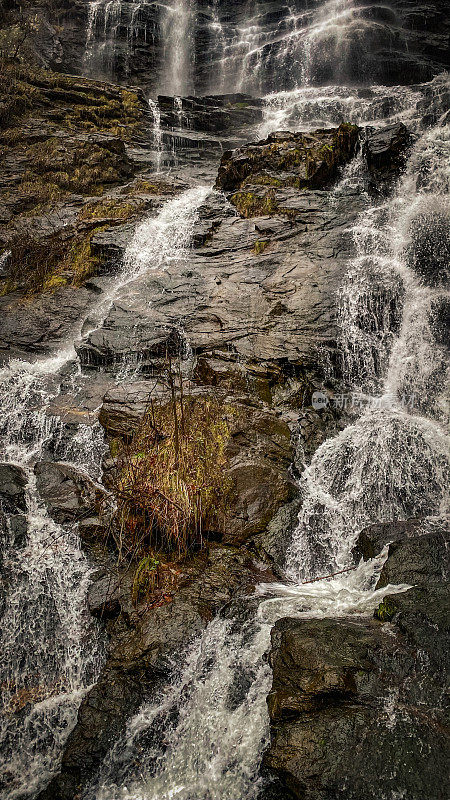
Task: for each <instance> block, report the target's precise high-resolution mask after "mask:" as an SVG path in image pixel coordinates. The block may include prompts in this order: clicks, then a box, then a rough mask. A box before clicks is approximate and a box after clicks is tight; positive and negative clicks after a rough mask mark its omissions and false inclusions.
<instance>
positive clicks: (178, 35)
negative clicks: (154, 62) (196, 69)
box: [161, 0, 195, 96]
mask: <svg viewBox="0 0 450 800" xmlns="http://www.w3.org/2000/svg"><path fill="white" fill-rule="evenodd" d="M194 21H195V3H194V0H172V3H171V5H168V6H167V7H166V10H165V16H164V18H163V20H162V23H161V29H162V34H163V37H162V38H163V42H164V74H163V77H162V89H161V93H163V94H168V95H171V96H174V95H183V96H186V95H188V94H192V93H193V91H194V76H193V71H192V68H193V62H194V51H193V44H194V42H193V27H194Z"/></svg>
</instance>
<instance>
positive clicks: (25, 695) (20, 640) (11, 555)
mask: <svg viewBox="0 0 450 800" xmlns="http://www.w3.org/2000/svg"><path fill="white" fill-rule="evenodd" d="M207 192H208V189H205V188H203V187H200V188H195V189H192V190H189V191H187V192H184V193H183V194H181V195H180V196H179V197H176V198H175V199H173V200H170V201H168V202H167V204H166V205H165V206H163V208H162V210H161V212H160V214H159V215H158V216H156V217H150V218H149V219H148V220H145V222H143V223H142V224H141V225H140V226H138V227H137V229H136V232H135V235H134V237H133V238H132V240H131V242H130V245H129V247H128V248H127V251H126V254H125V258H124V265H123V271H122V273H121V274H120V275H119V276H118V277H117V278H116V279H115V280H112V281H111V284H110V286H109V289H108V291H107V293H106V297H104V298H102V299H101V300H100V302H99V304H98V307H97V308H96V309H93V310H92V309H91V311H90V314H89V320H90V321H92V320H95V324H97V325H99V324H101V322H102V320H103V319H104V318H105V316H106V314H107V312H108V310H109V309H110V307H111V304H112V303H113V302H114V299H115V298H116V297H117V296H118V294H119V293H120V292H121V291H122V290H123V289H124V287H125V286H127V285H129V284H131V283H132V282H133V281H137V280H139V277H140V276H141V275H143V274H145V272H146V271H147V270H148V269H155V268H163V266H164V264H166V263H169V262H170V263H173V261H174V260H176V261H180V262H182V261H183V259H184V258H185V257H186V255H187V252H188V248H189V244H190V237H191V232H192V226H193V224H194V221H195V219H196V209H197V207H198V205H199V204H200V203H201V202H202V201H203V200H204V198H205V196H206V194H207ZM80 326H81V323H80ZM75 359H76V353H75V349H74V347H73V345H71V346H69V347H67V348H66V349H62V350H61V351H60V352H59V353H57V354H56V355H55V356H52V357H50V358H47V359H44V360H41V361H36V362H33V363H28V362H23V361H12V362H10V363H9V364H8V365H7V366H6V367H4V368H3V369H2V370H1V371H0V392H1V402H2V410H3V419H2V425H1V443H2V456H1V457H2V459H3V460H4V461H8V462H10V463H14V464H16V465H19V466H21V467H22V469H24V470H25V472H26V474H27V477H28V486H27V525H28V534H27V536H26V539H25V541H24V543H23V544H21V545H20V546H19V547H18V544H17V541H16V540H15V537H14V532H13V531H12V530H11V529H9V528H8V529H7V530H6V534H5V541H3V542H2V571H3V580H4V583H5V589H6V596H5V602H4V604H3V606H2V607H3V608H4V609H5V612H4V614H3V617H2V621H1V649H2V653H3V654H4V655H3V659H2V663H1V665H0V681H1V685H2V709H1V711H2V713H1V716H0V753H1V758H2V762H3V765H4V778H3V788H4V789H5V791H6V794H5V795H4V796H5V798H8V800H15V799H16V798H23V797H31V796H34V795H35V794H36V792H37V791H38V790H39V789H40V788H42V786H44V785H45V784H46V783H47V782H48V780H49V779H50V777H51V775H52V774H54V773H55V772H56V771H57V770H58V766H59V763H60V757H61V754H62V748H63V746H64V743H65V741H66V739H67V737H68V735H69V733H70V731H71V729H72V728H73V726H74V724H75V722H76V714H77V709H78V706H79V704H80V702H81V699H82V697H83V695H84V693H85V692H86V690H87V688H88V686H89V685H90V684H91V683H92V682H93V681H94V680H95V679H96V677H97V675H98V671H99V668H100V666H101V663H102V659H103V646H102V637H101V636H100V633H99V630H98V629H97V626H96V625H95V624H94V623H93V622H92V618H91V617H90V615H89V613H88V610H87V606H86V595H87V589H88V586H89V582H90V575H91V572H92V567H91V566H90V565H89V563H88V561H87V558H86V556H85V555H84V553H83V551H82V549H81V546H80V540H79V536H78V532H77V528H76V526H60V525H57V524H56V523H55V522H53V520H51V519H50V517H49V516H48V514H47V512H46V510H45V508H44V506H43V504H42V502H41V500H40V498H39V494H38V492H37V488H36V480H35V477H34V474H33V466H34V464H35V463H36V462H37V461H39V460H41V459H43V458H44V459H45V451H46V448H47V447H48V446H49V445H50V443H51V442H52V441H54V440H55V439H56V440H57V439H58V434H59V429H60V423H59V422H58V421H57V420H56V419H55V418H54V417H52V416H51V414H50V413H49V407H50V405H51V401H52V400H53V399H54V398H55V397H56V396H57V395H58V392H59V391H60V386H61V381H62V374H63V371H64V372H67V370H68V368H70V367H71V366H72V367H75V368H76V365H75V363H74V362H75ZM85 428H86V426H81V427H80V428H79V429H78V430H77V432H76V433H75V434H74V437H72V440H71V441H69V442H66V443H65V446H64V449H63V455H64V457H65V458H66V459H69V458H70V457H71V454H73V456H74V458H75V460H76V465H77V467H80V466H84V467H85V468H86V469H88V470H89V469H90V471H91V473H92V472H93V473H94V477H95V478H96V477H97V474H96V471H97V470H98V466H99V464H98V458H97V455H98V456H101V452H102V448H101V446H100V444H101V443H100V441H99V437H98V435H97V434H98V433H99V432H98V430H97V434H96V433H92V431H89V433H87V431H86V430H85Z"/></svg>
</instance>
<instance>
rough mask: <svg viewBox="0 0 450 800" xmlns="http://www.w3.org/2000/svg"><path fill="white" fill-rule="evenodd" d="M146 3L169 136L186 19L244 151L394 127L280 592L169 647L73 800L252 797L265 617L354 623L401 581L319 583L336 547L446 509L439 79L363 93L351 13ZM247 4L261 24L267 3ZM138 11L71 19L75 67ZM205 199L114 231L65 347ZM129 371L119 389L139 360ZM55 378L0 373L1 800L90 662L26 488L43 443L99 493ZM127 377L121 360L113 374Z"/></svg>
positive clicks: (183, 241) (98, 643)
mask: <svg viewBox="0 0 450 800" xmlns="http://www.w3.org/2000/svg"><path fill="white" fill-rule="evenodd" d="M125 5H126V6H127V7H129V8H127V10H126V11H125V10H124V6H125ZM156 5H157V7H158V15H159V16H158V25H159V29H158V30H159V33H160V34H161V44H162V51H163V61H164V73H163V76H162V79H161V78H158V80H159V88H160V90H161V91H164V92H166V93H167V94H169V95H171V96H174V104H173V109H174V111H175V114H176V116H177V118H178V121H179V123H180V126H181V123H182V122H183V101H182V99H181V96H183V95H184V96H185V95H186V94H189V93H193V92H194V89H195V83H196V81H195V73H194V61H195V53H196V47H195V37H196V32H197V28H198V24H199V23H198V18H199V17H200V16H201V15H202V14H203V16H204V17H205V18H206V20H207V22H206V23H204V24H205V25H206V27H208V26H209V35H210V41H212V43H213V44H212V45H211V49H210V50H209V51H208V52H207V54H206V56H205V64H206V65H207V66H206V67H205V70H206V71H207V72H208V75H205V76H204V77H202V81H201V85H203V86H208V87H209V90H210V91H211V92H212V91H221V92H224V91H245V92H255V93H259V92H261V91H264V92H267V91H269V92H270V94H268V95H266V97H265V108H264V120H263V123H262V125H261V127H260V129H259V135H260V137H261V138H263V137H265V136H266V135H267V134H268V133H269V132H271V131H274V130H277V129H278V130H280V129H284V130H286V129H288V130H302V131H307V130H308V129H315V128H317V127H327V126H328V127H329V126H330V125H336V124H339V123H340V122H354V123H359V124H367V125H374V126H376V125H378V124H379V123H380V121H381V120H383V121H384V122H386V121H389V122H397V121H402V122H404V123H406V124H407V125H409V127H410V128H411V129H412V130H413V132H414V143H413V145H412V148H411V152H410V154H409V158H408V163H407V166H406V169H405V172H404V174H403V175H402V177H401V178H400V179H399V180H398V183H397V185H396V186H395V187H394V188H393V190H392V195H391V196H390V197H389V198H387V199H386V198H384V199H383V198H381V199H378V200H376V201H374V200H373V199H371V198H370V197H369V194H368V193H366V194H365V202H366V207H365V209H364V210H363V211H362V212H361V213H360V215H359V217H358V219H357V221H356V223H355V224H354V226H353V229H352V232H351V233H352V236H353V244H354V248H353V253H354V254H353V257H352V258H351V259H349V262H348V265H347V271H346V274H345V276H343V279H342V285H341V287H340V289H339V292H338V295H337V298H336V299H337V303H338V305H339V314H338V323H339V328H340V342H339V345H340V347H339V351H340V353H341V355H342V368H343V373H344V378H345V382H346V384H347V391H346V393H343V394H342V396H341V401H342V407H343V408H345V409H346V411H347V412H348V416H349V417H350V419H349V421H348V424H347V425H346V427H345V428H344V429H343V430H341V431H340V432H339V433H338V434H336V435H335V436H333V438H330V439H328V440H326V441H325V442H324V443H323V444H321V446H320V447H319V448H318V449H317V451H316V452H315V454H314V456H313V458H312V461H311V463H310V464H309V465H308V466H307V467H306V469H305V470H304V472H303V474H302V476H301V477H300V479H299V488H300V489H301V497H302V508H301V511H300V513H299V516H298V522H297V525H296V529H295V531H294V533H293V536H292V540H291V542H290V544H289V547H288V549H287V552H286V553H285V554H284V556H285V560H284V563H283V565H281V568H282V570H284V581H283V582H280V583H271V584H260V585H259V586H258V587H257V590H256V592H255V595H254V596H253V597H241V598H238V599H237V600H234V601H233V602H232V603H231V604H230V605H229V607H227V608H225V609H223V610H222V612H221V613H220V614H219V616H218V617H217V618H215V619H213V620H212V621H211V622H210V623H209V624H208V626H207V627H206V629H205V631H204V632H203V634H202V635H201V636H199V637H198V638H197V639H196V640H195V641H194V642H193V643H190V644H189V646H188V647H186V650H185V651H184V652H180V653H179V658H178V659H177V662H178V663H177V664H176V666H175V667H174V671H173V675H172V681H171V684H170V685H169V686H167V687H166V688H165V689H164V690H162V691H161V692H160V694H159V695H158V696H157V697H152V698H147V699H146V701H145V702H144V703H143V705H142V707H141V708H140V710H139V712H138V713H137V714H136V715H134V716H133V717H132V718H131V719H130V720H129V722H128V726H127V729H126V732H125V734H124V735H123V736H122V737H121V738H120V739H119V741H117V742H116V743H115V744H114V746H113V747H112V748H111V750H110V752H109V753H108V755H107V757H106V758H105V760H104V763H103V764H102V766H101V770H100V773H99V774H98V775H97V776H96V777H95V778H94V779H93V782H92V784H91V785H90V786H88V787H87V788H85V789H84V790H82V791H83V792H84V793H83V795H82V798H83V800H174V799H176V800H238V798H239V800H257V798H258V796H259V793H260V791H261V789H263V788H264V785H265V784H264V777H263V776H262V775H261V769H260V765H261V758H262V754H263V752H264V749H265V748H266V746H267V744H268V741H269V719H268V713H267V706H266V698H267V694H268V692H269V689H270V685H271V680H272V676H271V670H270V668H269V666H268V663H267V659H266V654H267V652H268V649H269V647H270V631H271V628H272V626H273V624H274V623H275V622H276V621H277V620H278V619H280V618H282V617H284V616H291V617H298V618H303V619H310V618H325V617H341V616H351V615H365V614H366V615H367V614H372V613H373V610H374V608H375V607H376V605H377V603H378V602H379V601H380V600H381V599H382V598H383V597H384V596H385V595H386V594H392V593H393V592H402V591H404V590H406V589H407V588H409V587H407V586H405V585H399V586H391V585H388V586H385V587H384V588H383V589H380V590H377V589H376V588H375V587H376V584H377V580H378V577H379V575H380V572H381V569H382V567H383V564H384V562H385V559H386V557H387V548H385V549H384V550H383V551H382V552H381V553H380V554H378V555H377V557H376V558H374V559H372V560H370V561H367V562H361V563H360V564H359V565H358V566H357V567H356V569H354V570H352V571H351V572H347V573H344V574H342V575H337V574H335V576H334V577H332V578H320V576H323V575H326V574H331V573H337V572H338V571H341V570H345V569H346V568H347V567H348V566H349V565H350V564H351V563H352V550H353V547H354V544H355V541H356V539H357V537H358V534H359V532H360V531H361V529H362V528H364V527H365V526H366V525H367V524H368V523H372V522H376V521H391V520H392V519H400V520H402V519H407V518H410V517H413V516H428V517H436V516H438V515H440V514H443V513H444V512H445V511H446V510H447V509H448V492H447V486H448V485H449V478H450V463H449V440H448V435H447V426H448V417H449V409H448V396H449V372H448V356H447V353H446V351H445V348H444V345H445V342H444V340H443V336H442V332H441V331H440V314H441V312H442V311H444V312H445V309H446V308H448V302H449V296H448V291H447V290H446V289H445V288H444V285H443V280H442V271H443V269H444V267H443V261H444V257H447V256H448V244H447V246H446V245H445V241H444V240H445V236H446V235H447V234H446V232H447V231H448V226H449V220H450V207H449V203H448V196H447V194H448V189H449V186H448V180H449V174H448V163H449V160H450V126H449V124H444V123H445V119H444V117H443V116H442V118H441V119H438V120H437V122H436V123H435V124H434V127H432V128H430V129H428V130H424V127H423V122H422V115H423V108H422V104H423V98H424V92H427V93H428V96H429V97H430V96H432V97H434V98H435V99H436V107H435V110H436V116H439V112H438V108H439V106H438V98H439V97H440V92H441V90H442V88H443V85H444V81H446V80H447V77H446V76H438V77H436V78H435V79H434V80H433V81H431V82H430V83H429V84H427V87H426V89H424V87H423V86H420V85H412V86H408V87H404V86H393V87H385V86H378V85H376V84H373V82H372V80H371V74H372V73H371V69H372V64H371V60H370V56H371V47H370V45H371V42H372V41H373V40H374V39H373V38H372V37H374V36H375V33H376V22H375V21H374V20H373V19H370V16H369V12H368V11H367V9H368V6H367V3H365V2H363V0H361V2H357V0H355V1H353V0H327V1H326V2H324V3H322V4H319V3H317V2H315V3H313V4H311V3H301V4H299V3H295V2H292V3H291V2H287V3H286V4H285V5H286V7H287V13H286V14H283V15H280V17H279V19H278V18H277V21H276V23H275V24H271V23H270V24H269V21H268V16H269V17H270V13H271V11H269V12H268V15H267V14H263V13H261V4H259V3H257V2H256V1H255V0H246V2H245V3H241V4H239V3H233V4H232V5H233V6H236V8H234V9H233V13H232V14H230V15H228V16H227V15H225V14H224V13H223V9H222V7H221V5H222V4H221V3H220V2H219V1H218V0H212V2H211V3H204V4H200V3H199V4H197V3H194V0H167V2H164V3H161V4H159V3H158V4H156ZM269 5H270V7H271V9H272V11H273V8H272V6H274V5H276V4H269ZM299 5H301V9H300V10H299V8H298V7H299ZM239 6H240V8H239ZM140 8H141V3H127V4H125V3H124V4H121V2H119V1H118V0H108V2H105V0H95V1H94V2H91V3H90V4H89V14H88V26H87V33H86V48H85V56H84V71H85V73H86V74H88V75H93V74H98V75H108V76H110V75H111V74H114V71H115V70H116V68H117V60H118V58H119V55H120V54H119V49H120V48H119V40H120V36H121V30H120V29H121V27H124V25H125V27H126V30H127V35H126V40H127V42H128V46H129V47H128V52H127V56H126V58H127V59H129V57H130V47H131V46H132V41H133V39H134V38H135V30H136V26H137V24H138V17H139V10H140ZM385 11H386V13H391V12H390V9H389V8H386V9H385ZM129 12H130V16H129V18H130V22H129V23H126V22H125V23H124V22H123V21H122V18H124V19H125V18H127V19H128V13H129ZM392 13H393V12H392ZM206 38H207V37H206ZM206 38H205V40H206ZM399 40H400V44H401V35H400V34H399ZM399 46H400V45H399ZM122 55H123V54H122ZM127 63H128V64H129V61H128V62H127ZM195 67H196V68H197V65H195ZM127 69H128V67H127ZM158 74H159V73H158ZM355 75H357V76H358V80H357V81H356V80H353V78H354V77H355ZM346 81H348V82H350V85H346ZM149 112H150V115H151V118H152V144H153V148H154V150H155V152H156V169H157V171H158V172H160V171H161V169H162V167H163V139H162V131H161V115H160V108H159V105H158V103H157V102H156V101H155V100H149ZM362 162H363V158H362V156H360V160H359V162H355V163H354V164H352V165H351V166H350V169H349V170H348V171H347V173H346V174H344V175H343V177H342V184H341V186H340V187H338V188H337V190H336V192H339V191H340V189H341V188H342V186H343V185H344V184H345V182H346V181H347V182H355V181H357V182H358V185H359V184H361V183H362V182H363V176H362V172H361V170H362ZM209 191H210V190H209V189H208V188H205V187H203V186H201V187H198V186H196V187H195V188H192V189H189V190H188V191H185V192H183V193H181V194H180V195H178V196H175V197H174V198H173V199H171V200H169V201H167V202H166V203H165V204H164V205H163V207H162V208H161V210H160V211H159V213H158V214H157V215H154V214H153V213H150V214H149V215H148V216H147V217H146V218H145V219H144V220H143V221H142V222H141V223H139V224H138V225H137V226H136V229H135V231H134V234H133V236H132V237H131V239H130V242H129V244H128V246H127V248H126V252H125V256H124V259H123V265H122V270H121V273H120V274H119V275H118V276H116V277H114V278H111V279H110V280H109V283H108V284H107V286H106V290H105V291H104V293H103V294H102V295H101V296H100V299H99V300H98V302H97V304H96V306H95V307H93V308H91V309H90V310H89V315H88V316H87V317H86V319H85V320H84V323H85V324H82V321H81V322H80V325H79V327H78V328H77V330H75V331H74V336H73V338H74V339H75V340H76V339H79V338H81V331H82V330H83V333H84V335H85V336H87V335H88V333H89V331H88V330H87V328H90V330H91V331H92V328H93V327H101V325H102V324H103V322H104V321H105V319H106V316H107V314H108V312H109V311H110V309H111V307H112V305H113V304H114V303H115V302H117V303H119V302H120V300H121V299H122V298H123V296H124V295H125V296H126V291H125V290H127V291H128V289H130V292H131V291H135V292H136V293H137V294H138V293H142V290H143V283H141V282H140V280H141V279H143V278H144V277H145V276H146V275H147V273H148V272H149V271H150V270H153V269H155V270H156V269H164V268H165V266H167V265H173V264H174V263H175V264H176V265H179V267H180V271H181V270H184V269H185V268H187V267H189V258H190V244H191V240H192V236H193V233H194V225H195V223H196V222H197V221H198V209H199V206H200V205H201V204H202V203H203V202H204V200H205V199H206V197H207V194H208V192H209ZM332 203H333V196H331V197H330V204H332ZM249 224H251V220H250V221H249ZM446 248H447V249H446ZM0 266H1V264H0ZM249 279H252V280H253V277H252V276H250V278H249ZM217 285H219V284H217ZM150 300H151V298H149V302H150ZM167 302H170V297H169V296H168V298H167ZM133 368H134V373H133V374H134V375H136V374H137V373H138V369H139V364H138V363H137V364H133ZM68 374H70V377H71V380H72V381H73V386H74V387H75V386H76V385H77V380H78V378H79V369H78V364H77V361H76V351H75V348H74V346H73V345H72V343H68V344H67V345H66V346H64V347H62V349H61V350H60V351H59V352H57V353H56V354H53V355H51V356H50V357H48V358H45V359H40V360H36V361H34V362H32V363H29V362H25V361H19V360H13V361H11V362H10V363H9V364H8V365H7V366H6V367H4V368H3V369H2V370H0V397H1V401H2V410H3V420H2V423H1V426H0V436H1V441H2V453H3V454H2V458H3V459H4V460H5V461H7V462H9V463H13V464H17V465H19V466H21V467H22V468H23V469H24V470H25V472H26V475H27V478H28V484H27V513H26V516H27V524H28V532H27V537H26V539H25V541H24V542H23V544H22V543H21V544H20V545H19V546H18V544H17V541H16V540H15V538H14V533H13V531H12V530H11V528H7V529H6V533H5V535H4V542H3V543H2V544H3V550H2V556H3V561H2V569H3V570H4V574H5V576H6V580H5V584H6V593H7V596H6V602H5V604H4V607H5V612H4V616H3V619H2V622H1V633H0V641H1V647H2V653H3V652H4V653H7V655H6V656H5V657H4V658H3V660H2V663H1V664H0V683H1V685H2V689H3V693H2V703H3V708H2V716H1V717H0V747H1V751H2V753H3V757H4V760H5V770H4V771H5V775H6V778H4V782H5V785H6V794H5V800H23V798H24V797H33V796H35V795H36V793H37V792H38V791H39V790H40V789H41V788H42V787H43V786H45V785H46V784H47V783H48V781H49V779H50V778H51V776H52V775H53V774H54V773H55V772H57V771H58V768H59V765H60V759H61V755H62V751H63V748H64V745H65V742H66V740H67V737H68V735H69V734H70V731H71V730H72V728H73V726H74V725H75V722H76V715H77V709H78V707H79V704H80V702H81V700H82V698H83V696H84V694H85V693H86V691H87V690H88V688H89V686H90V685H91V684H92V683H93V682H95V680H96V679H97V677H98V674H99V670H100V669H101V665H102V663H103V659H104V646H103V645H104V643H103V640H102V635H101V632H100V629H99V627H98V626H97V625H96V624H95V623H93V621H92V619H91V618H90V617H89V615H88V613H87V608H86V594H87V590H88V587H89V582H90V578H91V570H92V566H91V565H90V563H89V560H88V558H87V556H86V554H85V553H84V552H83V549H82V547H81V543H80V539H79V535H78V531H77V527H76V525H66V526H61V525H57V524H56V523H55V522H53V520H52V519H51V518H50V517H49V515H48V514H47V512H46V510H45V508H44V506H43V504H42V502H41V498H40V497H39V494H38V491H37V487H36V481H35V477H34V473H33V467H34V465H35V464H36V462H38V461H39V460H41V459H43V458H44V457H45V453H46V452H47V450H48V448H49V447H50V446H52V447H53V448H54V450H55V451H56V452H59V453H60V454H61V456H60V457H61V458H64V459H65V460H67V461H69V462H71V461H73V462H74V463H76V464H77V466H81V467H82V468H84V469H85V470H86V472H88V473H89V474H90V475H92V476H93V477H94V478H95V479H98V478H99V475H100V471H101V469H100V456H101V452H102V445H103V442H102V433H101V430H100V429H99V427H98V426H96V427H95V426H94V427H90V426H79V427H78V428H77V430H76V432H75V433H74V434H73V436H71V437H69V438H68V440H67V439H66V440H65V441H64V443H63V444H62V443H61V441H60V440H61V423H60V422H59V421H58V420H56V419H55V418H54V417H53V416H52V414H51V404H52V400H54V399H55V398H57V397H58V394H59V393H60V392H61V389H62V381H63V379H65V380H67V375H68ZM129 375H130V364H125V366H124V367H123V369H122V371H119V372H118V374H116V376H115V379H116V381H117V382H120V381H124V380H126V379H127V378H128V377H129ZM346 420H347V418H346ZM58 447H59V448H60V449H59V450H58ZM309 581H314V582H309ZM161 732H163V735H162V733H161ZM80 791H81V790H80ZM401 791H402V789H401V787H399V796H400V794H401Z"/></svg>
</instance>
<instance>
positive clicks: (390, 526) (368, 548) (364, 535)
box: [354, 518, 423, 561]
mask: <svg viewBox="0 0 450 800" xmlns="http://www.w3.org/2000/svg"><path fill="white" fill-rule="evenodd" d="M422 525H423V520H422V519H420V518H417V519H407V520H396V521H395V522H376V523H374V524H373V525H368V527H367V528H363V530H362V531H361V533H360V534H359V536H358V541H357V542H356V545H355V549H354V554H355V558H356V559H360V558H363V559H364V561H368V560H369V559H370V558H375V556H377V555H378V554H379V553H381V551H382V549H383V547H384V546H385V545H387V544H390V543H391V542H398V541H403V540H404V539H407V538H408V537H409V536H417V535H418V533H419V532H420V529H421V526H422Z"/></svg>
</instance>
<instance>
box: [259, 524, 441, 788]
mask: <svg viewBox="0 0 450 800" xmlns="http://www.w3.org/2000/svg"><path fill="white" fill-rule="evenodd" d="M449 535H450V534H449V530H448V526H447V525H446V524H445V522H443V521H441V522H439V521H432V520H430V521H426V520H418V519H417V520H407V521H405V522H401V523H400V522H399V523H385V524H380V525H374V526H371V527H370V528H367V529H366V531H364V532H363V535H362V536H360V541H359V547H360V549H361V550H362V551H364V552H365V554H366V556H367V557H372V554H373V553H374V552H379V550H380V549H381V548H382V547H383V546H384V545H385V544H386V543H387V542H391V544H390V545H389V555H388V559H387V561H386V564H385V566H384V569H383V571H382V573H381V575H380V578H379V582H378V587H377V588H381V587H383V586H386V585H387V584H388V583H394V584H395V583H401V582H408V583H411V584H414V586H415V588H413V589H410V590H409V591H407V592H405V593H402V594H396V595H390V596H387V597H385V598H384V601H383V602H382V603H381V605H380V607H379V608H378V609H377V610H376V619H374V620H358V619H352V620H332V619H329V620H314V621H300V620H294V619H282V620H279V621H278V622H277V623H276V625H275V627H274V629H273V631H272V651H271V655H270V663H271V665H272V668H273V686H272V691H271V693H270V695H269V697H268V706H269V713H270V718H271V725H272V742H271V746H270V749H269V750H268V752H267V754H266V757H265V762H266V765H267V766H268V767H270V768H271V769H272V770H274V771H275V774H276V775H277V776H278V777H279V779H280V780H281V782H282V785H283V786H285V787H286V788H287V789H288V790H289V791H291V792H292V793H293V796H294V797H295V798H299V800H300V798H301V800H337V798H342V800H344V798H352V799H353V798H354V800H378V799H379V797H380V796H381V797H383V796H390V794H391V793H392V792H395V791H398V790H399V789H401V790H402V791H403V792H405V793H406V796H407V797H408V798H411V800H435V798H440V797H444V796H446V788H445V787H444V786H443V784H442V775H446V774H447V770H446V766H445V764H446V756H445V752H446V749H447V736H446V732H445V725H446V724H448V718H447V715H446V711H445V704H444V699H443V698H444V693H443V687H444V686H445V685H446V682H447V681H448V677H449V675H450V660H449V655H448V652H449V651H448V644H449V637H450V629H449V622H448V621H449V618H450V617H449V610H450V607H449V600H448V596H449V595H448V566H449V563H448V555H447V549H448V539H449ZM419 653H420V657H419ZM349 754H351V757H349Z"/></svg>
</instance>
